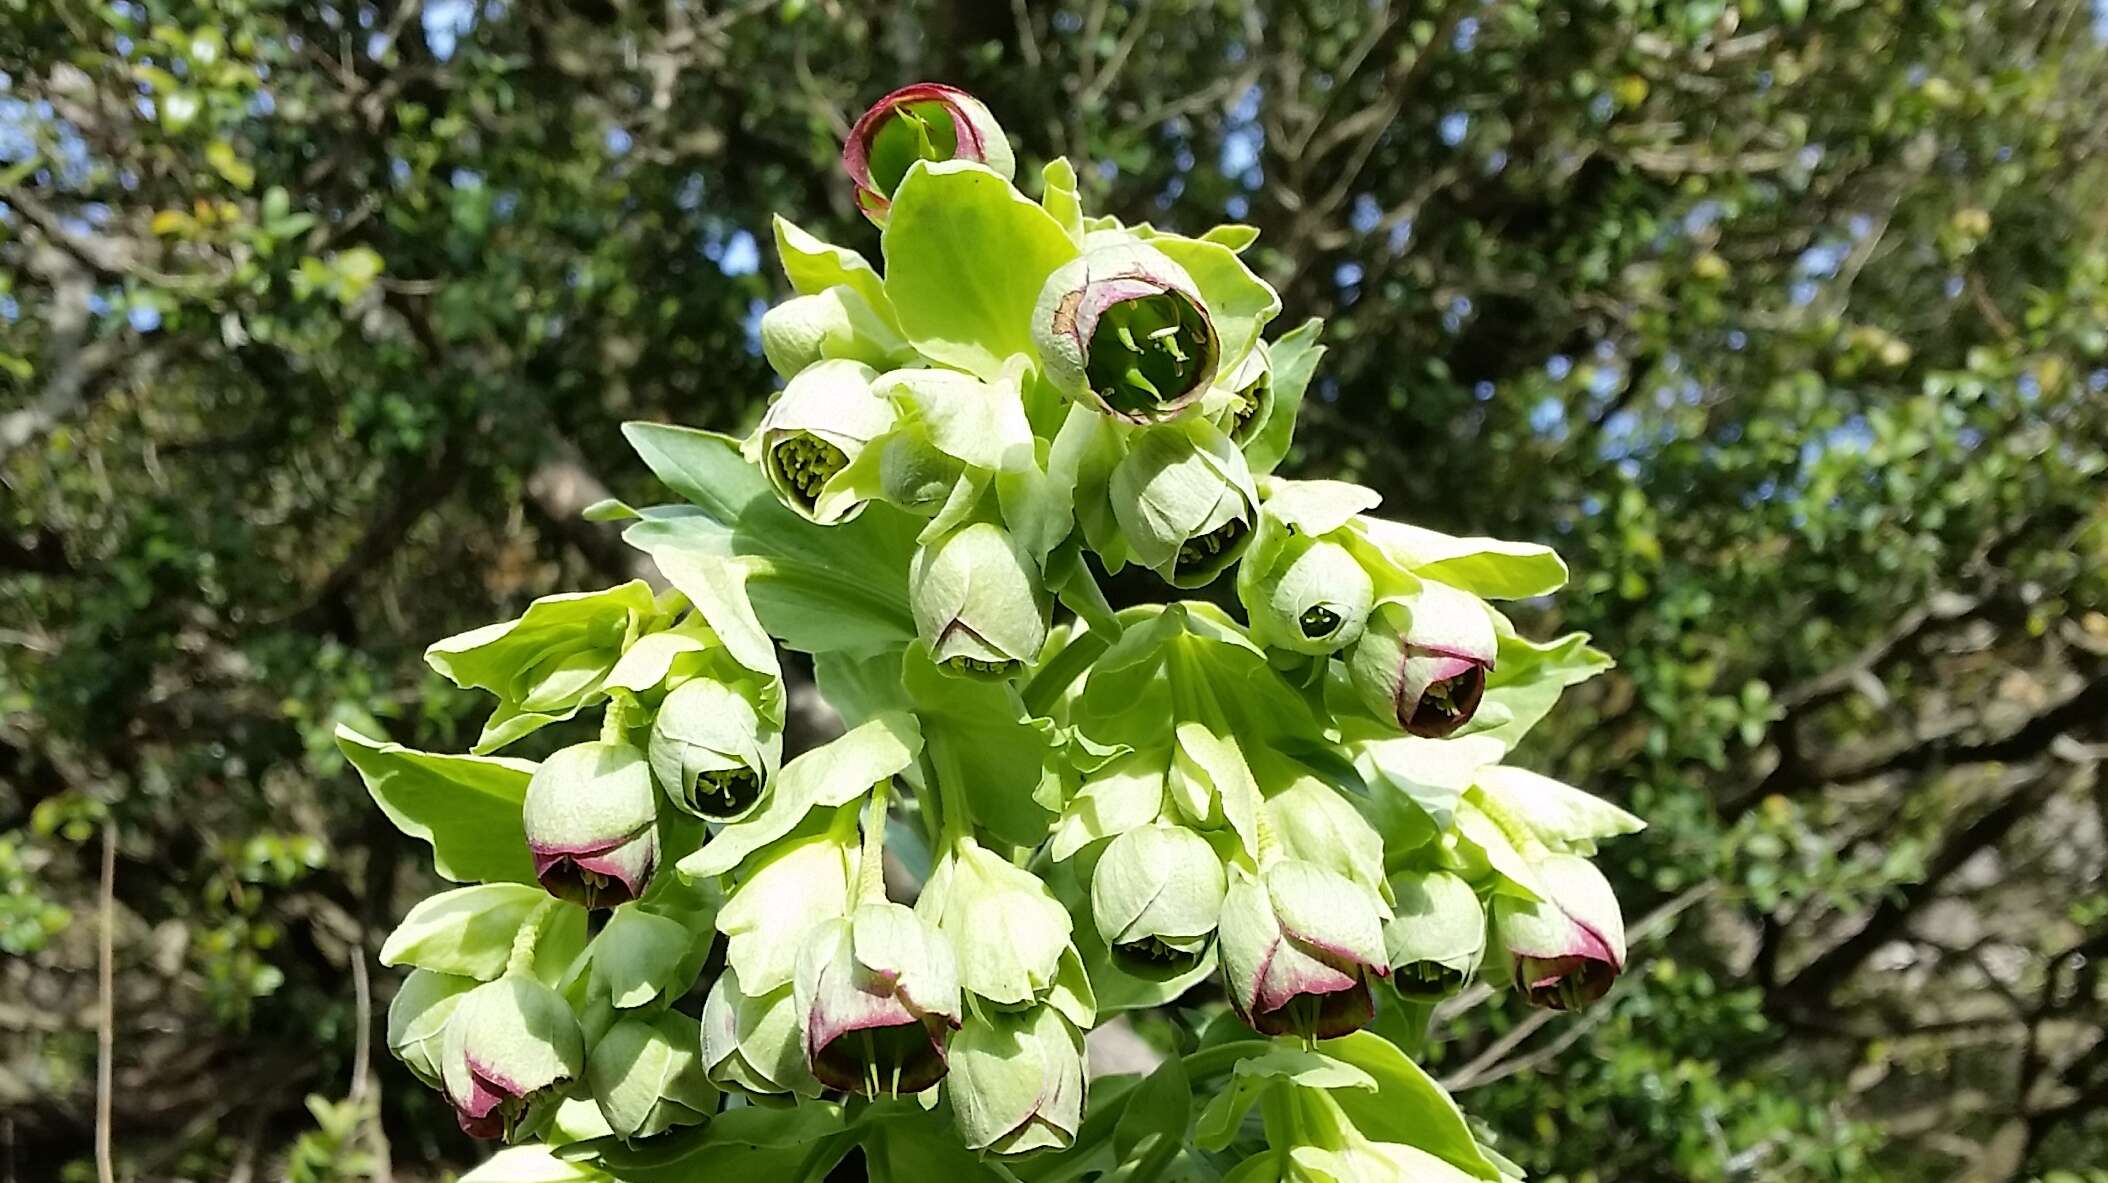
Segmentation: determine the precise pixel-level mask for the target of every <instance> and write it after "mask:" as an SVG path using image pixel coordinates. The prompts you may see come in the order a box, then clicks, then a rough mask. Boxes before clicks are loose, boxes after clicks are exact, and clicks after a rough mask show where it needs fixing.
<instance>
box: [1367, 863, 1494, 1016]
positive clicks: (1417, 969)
mask: <svg viewBox="0 0 2108 1183" xmlns="http://www.w3.org/2000/svg"><path fill="white" fill-rule="evenodd" d="M1391 890H1392V892H1393V894H1395V895H1396V896H1397V897H1398V907H1397V910H1396V912H1395V913H1393V914H1392V916H1391V919H1390V921H1389V922H1388V923H1387V924H1385V925H1384V934H1383V935H1384V946H1385V948H1386V949H1388V950H1389V952H1390V956H1391V985H1393V986H1395V987H1397V988H1398V993H1400V994H1401V995H1404V996H1405V997H1407V998H1412V999H1417V1000H1420V1001H1423V1002H1433V1001H1435V1000H1437V999H1441V998H1447V997H1448V996H1449V995H1451V994H1454V993H1456V992H1457V991H1458V990H1461V989H1463V988H1464V983H1466V982H1468V981H1470V980H1471V975H1472V974H1475V973H1477V972H1478V968H1479V959H1480V958H1482V957H1483V956H1485V953H1486V910H1485V908H1484V907H1483V906H1481V905H1480V903H1479V897H1478V893H1477V892H1475V891H1473V890H1472V888H1471V885H1470V884H1469V883H1466V882H1465V881H1464V880H1462V879H1460V878H1458V877H1457V876H1455V875H1452V874H1450V873H1449V872H1447V871H1407V872H1404V873H1403V874H1400V875H1399V876H1397V877H1396V878H1394V879H1392V880H1391Z"/></svg>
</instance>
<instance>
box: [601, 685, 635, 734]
mask: <svg viewBox="0 0 2108 1183" xmlns="http://www.w3.org/2000/svg"><path fill="white" fill-rule="evenodd" d="M630 705H631V702H630V697H629V695H627V694H619V693H618V694H611V695H609V696H608V705H607V709H606V710H605V711H603V712H601V715H600V742H601V743H618V744H626V743H628V742H629V715H630Z"/></svg>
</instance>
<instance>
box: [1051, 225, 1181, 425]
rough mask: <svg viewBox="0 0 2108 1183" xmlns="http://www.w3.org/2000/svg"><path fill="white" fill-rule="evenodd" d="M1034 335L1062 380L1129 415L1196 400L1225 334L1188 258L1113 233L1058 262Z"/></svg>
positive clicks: (1175, 408)
mask: <svg viewBox="0 0 2108 1183" xmlns="http://www.w3.org/2000/svg"><path fill="white" fill-rule="evenodd" d="M1032 332H1033V340H1034V342H1035V343H1036V344H1037V345H1038V347H1039V356H1040V360H1041V361H1042V362H1043V363H1045V366H1046V372H1047V376H1048V378H1049V379H1051V380H1052V381H1053V383H1054V385H1055V386H1057V387H1059V388H1060V389H1061V390H1063V391H1064V392H1066V393H1067V394H1068V395H1069V397H1070V398H1073V399H1075V400H1076V401H1078V402H1080V403H1083V404H1085V405H1086V406H1089V407H1092V408H1094V409H1095V410H1098V411H1100V412H1102V413H1104V414H1107V415H1111V416H1113V417H1115V418H1118V419H1124V420H1126V421H1128V422H1130V423H1157V422H1161V421H1163V420H1165V419H1169V418H1171V417H1172V416H1174V415H1176V414H1178V413H1179V412H1180V411H1182V410H1184V409H1185V408H1187V407H1189V406H1191V405H1193V404H1194V403H1195V402H1198V401H1199V400H1200V398H1201V396H1203V395H1205V394H1206V393H1207V391H1208V384H1209V383H1211V382H1213V381H1214V380H1215V371H1216V368H1217V366H1218V365H1219V364H1220V358H1221V342H1220V340H1219V339H1218V338H1217V336H1216V332H1215V322H1214V321H1213V320H1212V319H1210V317H1209V315H1208V306H1207V304H1206V303H1205V302H1203V301H1202V299H1201V296H1200V289H1199V288H1198V287H1197V286H1195V285H1194V283H1193V277H1192V276H1191V275H1188V274H1187V273H1186V269H1185V268H1184V267H1181V266H1179V265H1178V264H1177V263H1174V262H1172V261H1171V259H1170V257H1169V256H1167V255H1165V254H1164V252H1162V251H1160V250H1157V249H1156V248H1155V247H1152V246H1150V245H1148V244H1147V243H1143V242H1133V241H1128V242H1113V243H1109V244H1106V245H1104V246H1100V247H1097V248H1095V249H1093V250H1090V251H1087V252H1085V253H1084V254H1083V255H1081V256H1079V257H1077V258H1075V259H1072V260H1070V261H1069V262H1067V263H1065V264H1063V265H1062V266H1060V267H1058V268H1056V269H1055V271H1054V273H1053V274H1052V275H1050V276H1048V277H1047V282H1046V286H1044V287H1042V288H1041V289H1040V293H1039V304H1038V306H1037V308H1036V309H1035V310H1034V311H1033V315H1032Z"/></svg>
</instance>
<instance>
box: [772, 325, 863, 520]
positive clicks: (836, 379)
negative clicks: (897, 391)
mask: <svg viewBox="0 0 2108 1183" xmlns="http://www.w3.org/2000/svg"><path fill="white" fill-rule="evenodd" d="M877 376H878V371H876V370H874V369H872V368H871V367H870V366H867V365H865V364H864V363H862V362H860V361H849V360H846V359H834V360H828V361H818V362H814V363H813V364H811V365H809V366H807V367H805V368H804V369H803V370H801V371H799V373H798V376H797V377H795V378H793V379H791V381H790V385H788V386H786V387H784V388H783V393H782V394H779V395H777V396H776V401H775V402H774V403H772V404H770V406H769V409H768V412H767V413H766V414H764V415H763V416H762V417H761V425H760V426H759V427H756V428H755V429H754V434H753V435H751V436H749V437H747V441H746V444H745V445H744V447H743V451H744V452H745V455H746V457H747V459H748V460H749V461H751V462H753V463H755V464H758V465H760V466H761V472H762V475H763V476H764V477H766V478H767V479H768V482H769V487H770V488H771V489H774V490H775V491H776V497H777V499H778V500H780V501H782V502H783V504H784V505H786V506H788V507H790V509H791V510H792V511H793V512H794V513H797V514H798V515H799V516H801V517H803V518H805V519H806V520H807V521H810V522H814V523H817V524H819V525H822V526H832V525H835V524H836V523H839V522H846V521H848V520H849V519H851V518H853V517H855V516H856V515H857V514H859V513H862V512H863V509H864V505H865V503H866V502H868V501H869V499H870V497H869V494H868V492H866V491H865V490H863V489H861V488H859V487H857V486H858V482H857V481H856V480H855V474H853V473H851V472H850V471H849V470H850V466H851V465H853V464H855V463H856V460H857V458H858V457H859V456H862V455H863V453H864V450H865V449H866V448H867V447H869V446H870V445H871V443H872V441H874V440H877V439H878V438H880V437H881V436H883V435H885V433H886V431H887V430H888V429H889V428H891V427H892V426H893V418H894V415H893V404H891V403H889V402H887V401H886V400H885V399H882V398H880V397H879V396H878V395H876V394H873V393H872V391H871V380H872V379H873V378H876V377H877ZM874 459H876V457H874Z"/></svg>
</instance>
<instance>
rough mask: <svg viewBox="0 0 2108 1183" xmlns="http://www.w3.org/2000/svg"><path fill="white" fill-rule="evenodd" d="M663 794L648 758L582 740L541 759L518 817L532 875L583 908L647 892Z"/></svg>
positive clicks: (654, 862)
mask: <svg viewBox="0 0 2108 1183" xmlns="http://www.w3.org/2000/svg"><path fill="white" fill-rule="evenodd" d="M657 806H658V794H657V793H656V792H655V791H654V790H653V789H652V784H651V769H650V767H648V766H647V765H646V764H645V762H644V753H642V752H640V751H638V750H637V749H635V748H633V747H630V746H629V745H628V744H612V743H582V744H576V745H573V746H571V747H568V748H565V749H563V750H562V751H559V752H557V753H556V754H555V755H553V756H551V757H549V758H548V759H547V760H544V761H542V763H541V767H539V768H537V769H535V771H534V776H533V778H532V779H530V780H529V781H528V782H527V798H526V800H525V801H524V802H523V803H522V804H521V810H520V818H521V823H522V826H523V828H524V829H525V830H526V834H527V850H528V853H529V854H531V855H533V856H534V877H535V878H536V879H539V880H541V884H542V887H543V888H545V889H546V890H547V891H548V892H549V894H550V895H553V896H555V897H556V898H557V899H560V900H564V901H566V902H568V903H573V904H577V905H578V906H579V907H581V908H612V907H614V906H615V905H617V904H626V903H628V902H629V901H631V900H633V899H636V898H637V897H638V896H641V895H643V894H644V888H645V885H646V884H647V883H649V882H650V880H651V873H652V870H653V869H654V868H655V867H656V866H657V865H658V862H659V831H658V827H657V824H656V823H657V821H658V808H657Z"/></svg>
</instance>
